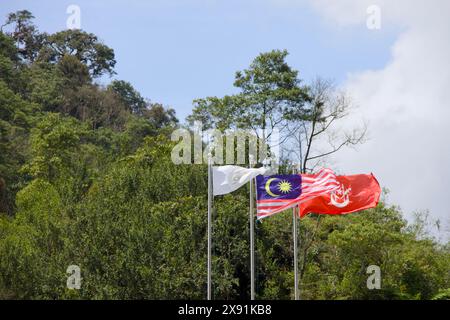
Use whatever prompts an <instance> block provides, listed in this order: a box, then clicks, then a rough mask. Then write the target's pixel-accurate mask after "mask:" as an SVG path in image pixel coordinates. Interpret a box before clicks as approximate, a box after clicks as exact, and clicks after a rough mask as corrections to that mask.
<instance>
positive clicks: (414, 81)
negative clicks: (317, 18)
mask: <svg viewBox="0 0 450 320" xmlns="http://www.w3.org/2000/svg"><path fill="white" fill-rule="evenodd" d="M310 2H311V6H313V7H314V8H315V9H316V10H317V11H318V12H319V13H320V14H321V15H322V16H323V17H324V18H325V19H326V20H327V21H328V22H330V23H334V24H337V25H339V26H341V27H348V28H365V27H366V23H365V21H366V20H365V19H366V18H367V14H366V9H367V7H368V6H369V5H372V4H376V5H379V6H380V8H381V17H382V28H383V25H385V26H386V25H388V24H397V25H400V26H402V27H404V28H403V29H404V31H402V33H401V34H400V35H399V37H398V39H397V40H396V42H395V44H394V45H393V47H392V57H391V60H390V62H389V63H388V64H387V65H386V66H385V67H384V68H383V69H381V70H368V71H364V72H361V73H357V74H352V75H349V77H348V79H347V81H346V83H345V84H344V87H345V88H346V89H347V90H348V92H349V93H350V95H351V96H352V97H353V99H354V101H355V102H356V104H357V105H358V106H359V110H358V112H359V113H360V114H359V115H358V116H359V117H360V116H361V115H362V116H363V117H364V118H365V119H367V120H368V121H369V136H370V140H369V141H368V142H367V143H366V144H364V145H363V146H362V147H359V148H358V149H357V150H356V151H352V150H348V151H344V152H342V153H340V154H339V155H337V156H336V160H337V164H338V166H339V167H340V168H341V169H342V170H343V171H345V172H357V171H373V172H374V173H375V174H376V175H377V177H378V178H379V180H380V183H381V184H382V185H383V186H385V187H388V188H389V189H390V190H391V194H390V200H391V201H392V202H393V203H396V204H399V205H400V206H401V207H402V209H404V211H405V213H407V215H409V214H410V213H411V212H412V211H414V210H425V209H429V210H430V211H431V214H432V216H433V217H435V218H440V219H441V220H442V221H444V222H445V221H447V222H448V221H449V219H450V41H449V39H450V1H447V0H435V1H425V0H417V1H411V0H396V1H361V0H339V1H335V0H310ZM371 32H377V31H371Z"/></svg>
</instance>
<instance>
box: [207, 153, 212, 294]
mask: <svg viewBox="0 0 450 320" xmlns="http://www.w3.org/2000/svg"><path fill="white" fill-rule="evenodd" d="M212 188H213V185H212V166H211V157H210V156H209V157H208V230H207V233H208V280H207V299H208V300H211V215H212V201H213V190H212Z"/></svg>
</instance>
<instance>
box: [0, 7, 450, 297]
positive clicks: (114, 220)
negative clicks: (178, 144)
mask: <svg viewBox="0 0 450 320" xmlns="http://www.w3.org/2000/svg"><path fill="white" fill-rule="evenodd" d="M32 18H33V17H32V15H31V13H29V12H27V11H22V12H17V13H14V14H11V15H10V16H9V18H8V21H7V27H9V28H10V32H6V31H5V32H0V299H24V298H31V299H175V298H185V299H194V298H197V299H203V298H204V297H205V291H206V281H205V280H206V185H207V183H206V181H207V173H206V172H207V171H206V167H205V166H204V165H175V164H173V163H172V161H171V158H170V152H171V150H172V148H173V146H174V144H173V143H172V142H171V141H170V139H169V135H170V133H171V132H172V130H173V129H174V128H175V127H177V125H178V120H177V119H176V117H175V113H174V111H173V110H172V109H167V108H165V107H163V106H162V105H160V104H157V103H150V102H149V101H148V100H145V99H144V98H143V97H142V96H141V95H140V93H139V92H137V91H136V90H135V89H134V88H133V86H132V85H131V84H130V83H129V82H126V81H122V80H114V81H112V82H111V83H110V84H109V85H108V86H107V87H102V86H100V85H98V84H96V83H95V82H94V79H95V78H96V77H98V76H100V75H102V74H105V73H106V74H114V65H115V59H114V51H113V50H112V49H111V48H109V47H107V46H106V45H104V44H102V43H101V42H99V41H98V39H97V37H96V36H95V35H92V34H89V33H85V32H83V31H70V30H67V31H63V32H58V33H56V34H53V35H47V34H44V33H40V32H39V31H38V30H37V28H36V27H35V26H34V25H33V23H32ZM286 54H287V53H286V52H281V51H274V52H271V53H267V54H262V55H261V56H259V57H258V58H257V59H256V60H255V62H254V63H253V64H252V66H251V68H250V69H249V70H246V71H245V72H243V73H238V74H237V75H236V85H237V86H238V87H240V88H241V89H242V90H243V94H241V95H239V94H238V95H236V96H232V97H227V98H225V99H224V100H221V101H219V100H217V99H214V98H207V99H204V100H199V101H198V102H197V107H196V109H195V111H194V116H193V118H195V117H200V118H201V115H202V114H203V115H205V114H207V115H208V119H209V120H210V121H209V122H207V123H205V124H207V125H211V126H213V125H214V126H219V127H220V126H223V127H230V126H231V124H230V123H226V124H225V122H226V121H234V125H235V126H238V127H239V126H242V127H248V126H249V124H250V123H251V122H253V121H257V122H258V123H259V124H260V126H264V123H265V122H266V121H269V120H268V119H266V118H265V117H270V115H274V114H275V113H276V114H277V117H283V114H290V115H291V116H292V115H293V113H295V112H297V116H305V114H306V113H305V112H306V111H305V110H303V109H302V106H303V102H304V101H306V100H307V99H308V97H307V91H306V89H305V88H304V87H301V86H300V85H299V80H298V79H297V72H296V71H295V70H291V69H290V67H289V66H287V65H286V64H285V63H284V57H285V56H286ZM273 61H275V62H276V65H280V66H281V67H280V68H270V65H271V63H272V62H273ZM273 84H275V85H273ZM250 93H251V94H250ZM224 101H225V102H227V101H228V102H230V104H223V103H222V102H224ZM239 106H240V107H242V106H244V107H245V110H246V113H242V112H241V111H239V110H236V108H238V107H239ZM223 108H225V109H223ZM261 108H263V110H261ZM264 108H268V109H264ZM230 110H231V111H232V112H231V111H230ZM227 112H228V115H229V117H227ZM239 114H241V115H242V114H243V115H245V117H239ZM239 119H241V120H243V122H239ZM280 119H281V118H280ZM291 119H292V117H291V118H290V120H291ZM283 120H286V119H283ZM215 208H216V211H215V213H214V217H213V218H214V225H213V253H214V257H213V289H214V298H223V299H237V298H242V299H246V298H248V297H249V252H248V251H249V250H248V248H249V246H248V190H246V189H245V188H242V189H240V190H239V191H237V192H234V193H233V194H231V195H226V196H223V197H217V198H216V201H215ZM291 230H292V217H291V215H290V213H289V212H286V213H284V214H280V215H278V216H275V217H273V218H270V219H267V220H265V221H264V222H262V223H257V224H256V239H257V254H256V261H257V264H256V265H257V297H258V298H261V299H291V298H292V297H293V271H292V269H293V255H292V233H291V232H292V231H291ZM422 230H423V225H422V224H421V223H420V222H419V223H418V224H417V225H407V223H406V222H405V220H403V218H402V216H401V212H400V210H399V209H398V208H395V207H388V206H386V205H384V204H383V203H380V205H379V206H378V207H377V208H375V209H371V210H367V211H365V212H362V213H357V214H352V215H349V216H336V217H334V216H314V215H312V216H309V217H307V218H305V219H303V220H302V221H301V223H300V231H299V234H300V255H299V256H300V266H299V267H300V278H301V283H300V288H301V297H302V298H303V299H448V298H449V297H450V294H449V290H450V289H449V288H450V275H449V272H448V271H449V270H450V248H449V245H448V244H447V245H443V244H441V243H437V242H436V241H434V240H433V238H431V237H429V236H427V235H426V234H425V235H424V234H423V232H419V231H422ZM69 265H78V266H80V268H81V275H82V285H81V289H80V290H70V289H68V288H67V287H66V281H67V277H68V276H69V275H68V274H67V273H66V269H67V267H68V266H69ZM369 265H378V266H380V268H381V271H382V287H381V290H368V289H367V286H366V280H367V276H368V275H367V274H366V268H367V267H368V266H369Z"/></svg>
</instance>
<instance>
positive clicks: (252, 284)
mask: <svg viewBox="0 0 450 320" xmlns="http://www.w3.org/2000/svg"><path fill="white" fill-rule="evenodd" d="M252 165H253V157H252V156H250V157H249V167H250V168H251V167H252ZM253 180H254V179H251V180H250V211H249V219H250V220H249V222H250V299H251V300H255V217H254V212H253Z"/></svg>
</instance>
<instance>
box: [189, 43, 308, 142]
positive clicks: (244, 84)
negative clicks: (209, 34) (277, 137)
mask: <svg viewBox="0 0 450 320" xmlns="http://www.w3.org/2000/svg"><path fill="white" fill-rule="evenodd" d="M287 55H288V52H287V51H286V50H283V51H280V50H273V51H270V52H266V53H261V54H260V55H258V56H257V57H256V58H255V59H254V60H253V62H252V63H251V65H250V67H249V68H248V69H245V70H243V71H238V72H236V76H235V81H234V86H235V87H237V88H238V89H239V90H240V92H239V93H237V94H235V95H230V96H225V97H223V98H217V97H207V98H205V99H198V100H195V101H194V111H193V113H192V115H190V116H189V117H188V121H190V122H193V121H202V122H203V125H204V126H205V127H206V128H212V127H214V128H218V129H221V130H224V129H229V128H241V129H251V130H253V131H254V133H255V134H256V135H257V137H258V138H260V139H264V140H266V139H268V138H269V137H270V136H271V134H272V132H273V130H274V129H275V128H277V129H279V130H280V131H282V130H283V129H284V128H285V127H286V126H287V124H288V122H289V120H290V119H292V116H293V115H294V114H295V115H296V116H301V115H304V114H305V112H306V110H305V109H304V108H303V106H304V104H305V102H306V101H308V100H309V96H308V91H307V88H306V87H304V86H302V85H301V80H300V79H299V77H298V71H296V70H293V69H292V68H291V67H290V66H289V65H288V64H287V62H286V57H287ZM260 131H262V132H263V133H262V134H263V136H262V137H261V136H260V135H261V132H260Z"/></svg>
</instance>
